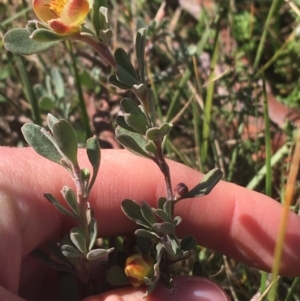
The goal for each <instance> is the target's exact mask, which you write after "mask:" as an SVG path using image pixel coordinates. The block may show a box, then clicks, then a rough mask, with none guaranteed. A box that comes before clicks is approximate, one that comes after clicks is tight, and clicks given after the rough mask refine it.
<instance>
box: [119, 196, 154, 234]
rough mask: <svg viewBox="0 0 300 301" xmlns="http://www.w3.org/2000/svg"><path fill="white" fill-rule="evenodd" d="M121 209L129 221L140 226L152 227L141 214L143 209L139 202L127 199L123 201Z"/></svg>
mask: <svg viewBox="0 0 300 301" xmlns="http://www.w3.org/2000/svg"><path fill="white" fill-rule="evenodd" d="M121 208H122V210H123V212H124V214H125V215H126V216H127V217H128V218H129V219H131V220H133V221H135V222H136V223H138V224H140V225H143V226H145V227H148V228H151V225H150V224H149V223H148V222H147V221H146V220H145V218H144V217H143V215H142V213H141V207H140V205H139V204H138V203H137V202H135V201H133V200H130V199H125V200H124V201H122V204H121Z"/></svg>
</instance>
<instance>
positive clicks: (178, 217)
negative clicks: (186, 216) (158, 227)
mask: <svg viewBox="0 0 300 301" xmlns="http://www.w3.org/2000/svg"><path fill="white" fill-rule="evenodd" d="M181 221H182V218H181V217H180V216H175V217H174V220H173V224H174V226H178V225H179V224H180V223H181Z"/></svg>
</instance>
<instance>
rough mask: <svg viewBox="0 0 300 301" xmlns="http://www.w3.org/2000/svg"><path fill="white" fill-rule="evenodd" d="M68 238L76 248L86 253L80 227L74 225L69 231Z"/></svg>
mask: <svg viewBox="0 0 300 301" xmlns="http://www.w3.org/2000/svg"><path fill="white" fill-rule="evenodd" d="M70 239H71V241H72V243H73V244H74V245H75V246H76V248H77V249H78V250H79V251H80V252H81V253H83V254H84V255H86V253H87V248H86V240H85V237H84V233H83V231H82V229H81V228H78V227H75V228H73V229H72V230H71V231H70Z"/></svg>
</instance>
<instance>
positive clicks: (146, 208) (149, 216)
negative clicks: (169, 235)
mask: <svg viewBox="0 0 300 301" xmlns="http://www.w3.org/2000/svg"><path fill="white" fill-rule="evenodd" d="M141 213H142V215H143V217H144V218H145V220H146V221H147V222H148V223H149V224H150V225H152V224H154V223H156V222H157V220H156V218H155V215H154V213H153V211H152V209H151V207H150V205H149V204H148V203H147V202H144V201H143V202H142V206H141Z"/></svg>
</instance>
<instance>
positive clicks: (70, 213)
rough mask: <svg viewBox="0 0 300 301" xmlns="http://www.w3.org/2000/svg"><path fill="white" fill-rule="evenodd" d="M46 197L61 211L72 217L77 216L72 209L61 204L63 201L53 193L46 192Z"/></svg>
mask: <svg viewBox="0 0 300 301" xmlns="http://www.w3.org/2000/svg"><path fill="white" fill-rule="evenodd" d="M44 197H45V198H46V199H47V200H48V201H49V202H50V203H51V204H52V205H54V206H55V207H56V208H57V209H58V210H59V211H60V212H61V213H63V214H66V215H68V216H70V217H72V218H76V216H75V215H74V214H73V213H72V212H71V211H70V210H68V209H66V208H65V207H64V206H63V205H61V203H60V202H59V201H58V200H57V199H56V198H55V197H54V196H53V195H52V194H51V193H45V194H44Z"/></svg>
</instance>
